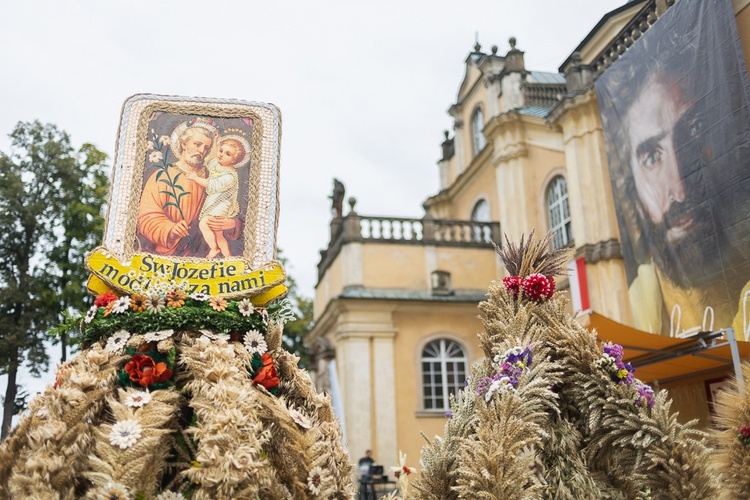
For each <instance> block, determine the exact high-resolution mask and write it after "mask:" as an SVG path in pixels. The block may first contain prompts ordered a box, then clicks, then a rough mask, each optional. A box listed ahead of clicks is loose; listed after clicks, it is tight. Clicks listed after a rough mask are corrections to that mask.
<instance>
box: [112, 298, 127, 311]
mask: <svg viewBox="0 0 750 500" xmlns="http://www.w3.org/2000/svg"><path fill="white" fill-rule="evenodd" d="M129 308H130V297H127V296H125V297H120V298H119V299H117V301H116V302H115V305H114V307H113V308H112V312H113V313H115V314H122V313H124V312H125V311H127V310H128V309H129Z"/></svg>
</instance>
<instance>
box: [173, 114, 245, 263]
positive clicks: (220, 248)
mask: <svg viewBox="0 0 750 500" xmlns="http://www.w3.org/2000/svg"><path fill="white" fill-rule="evenodd" d="M227 132H231V134H230V135H225V136H222V137H221V138H219V140H218V146H219V149H218V153H217V155H216V158H212V159H211V160H210V161H209V162H208V178H203V177H200V176H199V175H197V174H195V173H190V174H188V176H187V177H188V179H190V180H192V181H194V182H196V183H198V184H199V185H200V186H203V187H204V188H206V201H205V202H204V203H203V208H202V209H201V212H200V214H199V215H198V219H199V221H200V222H199V223H198V227H199V229H200V231H201V234H203V238H204V239H205V240H206V243H207V244H208V246H209V247H210V251H209V252H208V255H206V258H207V259H214V258H216V257H217V256H218V255H219V254H221V255H222V256H223V257H225V258H226V257H231V256H232V254H231V252H230V250H229V243H228V242H227V239H226V237H225V236H224V231H212V230H211V228H210V227H208V218H209V217H222V218H227V219H233V218H235V217H237V215H239V213H240V207H239V204H238V203H237V196H238V194H239V180H238V178H237V170H236V169H238V168H240V167H243V166H245V165H246V164H247V163H248V161H249V160H250V158H249V156H248V154H249V151H250V143H249V142H248V141H247V139H245V137H244V133H243V132H242V131H240V130H236V129H228V130H227Z"/></svg>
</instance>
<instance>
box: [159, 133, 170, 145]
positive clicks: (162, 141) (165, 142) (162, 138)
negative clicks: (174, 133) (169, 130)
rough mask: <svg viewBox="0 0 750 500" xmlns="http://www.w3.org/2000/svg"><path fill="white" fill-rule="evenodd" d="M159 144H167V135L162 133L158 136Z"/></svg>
mask: <svg viewBox="0 0 750 500" xmlns="http://www.w3.org/2000/svg"><path fill="white" fill-rule="evenodd" d="M159 144H161V145H162V146H169V136H168V135H163V136H161V137H159Z"/></svg>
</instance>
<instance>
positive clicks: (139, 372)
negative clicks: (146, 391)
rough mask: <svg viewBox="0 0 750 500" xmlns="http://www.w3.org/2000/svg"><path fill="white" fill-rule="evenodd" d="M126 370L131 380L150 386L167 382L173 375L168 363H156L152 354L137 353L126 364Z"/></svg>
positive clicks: (142, 385) (143, 385)
mask: <svg viewBox="0 0 750 500" xmlns="http://www.w3.org/2000/svg"><path fill="white" fill-rule="evenodd" d="M125 371H126V372H127V373H128V376H130V380H132V381H133V382H135V383H136V384H138V385H140V386H141V387H148V386H150V385H151V384H155V383H158V382H166V381H167V380H169V379H170V377H172V370H170V369H169V368H167V364H166V363H154V359H153V358H152V357H151V356H144V355H142V354H136V355H135V356H133V359H131V360H130V361H129V362H128V364H126V365H125Z"/></svg>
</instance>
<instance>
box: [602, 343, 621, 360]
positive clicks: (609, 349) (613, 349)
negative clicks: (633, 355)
mask: <svg viewBox="0 0 750 500" xmlns="http://www.w3.org/2000/svg"><path fill="white" fill-rule="evenodd" d="M604 352H605V353H607V354H609V355H610V356H612V357H613V358H615V360H616V361H621V360H622V355H623V354H624V351H623V349H622V346H621V345H619V344H609V345H605V346H604Z"/></svg>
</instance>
